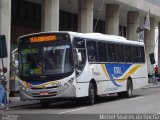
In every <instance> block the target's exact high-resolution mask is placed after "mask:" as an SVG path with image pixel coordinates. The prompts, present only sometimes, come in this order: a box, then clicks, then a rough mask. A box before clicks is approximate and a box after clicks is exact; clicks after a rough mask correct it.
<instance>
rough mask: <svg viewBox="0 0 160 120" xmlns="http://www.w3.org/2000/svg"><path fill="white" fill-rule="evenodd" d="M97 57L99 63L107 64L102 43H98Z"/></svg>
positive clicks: (104, 47)
mask: <svg viewBox="0 0 160 120" xmlns="http://www.w3.org/2000/svg"><path fill="white" fill-rule="evenodd" d="M98 55H99V62H107V51H106V44H105V43H104V42H99V43H98Z"/></svg>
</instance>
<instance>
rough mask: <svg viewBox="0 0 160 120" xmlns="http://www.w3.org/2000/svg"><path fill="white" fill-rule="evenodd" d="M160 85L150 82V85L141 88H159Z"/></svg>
mask: <svg viewBox="0 0 160 120" xmlns="http://www.w3.org/2000/svg"><path fill="white" fill-rule="evenodd" d="M159 87H160V85H154V84H151V85H148V86H146V87H143V88H142V89H147V88H159Z"/></svg>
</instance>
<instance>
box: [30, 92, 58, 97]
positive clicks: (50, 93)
mask: <svg viewBox="0 0 160 120" xmlns="http://www.w3.org/2000/svg"><path fill="white" fill-rule="evenodd" d="M56 95H57V92H49V93H48V95H40V93H32V96H33V97H51V96H56Z"/></svg>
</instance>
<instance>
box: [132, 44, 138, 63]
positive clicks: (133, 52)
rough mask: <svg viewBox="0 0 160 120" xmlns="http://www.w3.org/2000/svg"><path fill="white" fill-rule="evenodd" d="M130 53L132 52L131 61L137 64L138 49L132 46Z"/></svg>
mask: <svg viewBox="0 0 160 120" xmlns="http://www.w3.org/2000/svg"><path fill="white" fill-rule="evenodd" d="M131 51H132V61H133V62H135V63H137V62H138V47H137V46H132V48H131Z"/></svg>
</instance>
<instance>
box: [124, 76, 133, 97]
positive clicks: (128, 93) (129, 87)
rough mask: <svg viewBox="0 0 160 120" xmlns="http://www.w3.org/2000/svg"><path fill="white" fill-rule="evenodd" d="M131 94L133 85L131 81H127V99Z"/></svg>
mask: <svg viewBox="0 0 160 120" xmlns="http://www.w3.org/2000/svg"><path fill="white" fill-rule="evenodd" d="M132 92H133V83H132V80H130V79H129V80H128V81H127V91H126V92H125V94H126V97H127V98H131V97H132Z"/></svg>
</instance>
